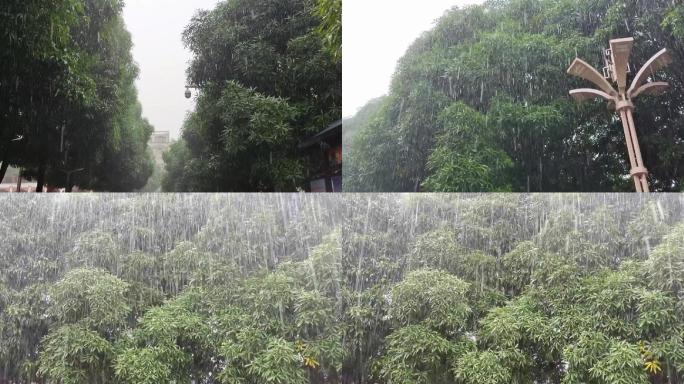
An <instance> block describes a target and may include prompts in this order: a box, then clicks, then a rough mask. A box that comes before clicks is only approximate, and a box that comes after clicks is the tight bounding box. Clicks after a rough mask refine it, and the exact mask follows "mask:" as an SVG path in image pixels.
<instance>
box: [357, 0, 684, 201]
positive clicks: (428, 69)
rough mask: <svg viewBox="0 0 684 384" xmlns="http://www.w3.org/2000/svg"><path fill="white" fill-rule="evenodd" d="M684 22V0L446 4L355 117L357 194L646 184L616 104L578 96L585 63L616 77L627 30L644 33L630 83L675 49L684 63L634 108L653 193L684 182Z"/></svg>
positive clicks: (677, 62)
mask: <svg viewBox="0 0 684 384" xmlns="http://www.w3.org/2000/svg"><path fill="white" fill-rule="evenodd" d="M453 3H454V4H462V3H461V2H458V1H456V0H455V1H454V2H453ZM413 7H415V8H421V7H422V5H421V4H419V3H415V5H413ZM359 10H361V8H359ZM380 12H382V11H378V13H380ZM359 13H360V12H359ZM345 17H346V20H348V21H349V22H350V23H351V22H353V20H355V19H356V17H355V16H354V15H347V16H345ZM364 17H367V16H364ZM375 17H377V18H381V17H382V15H381V14H378V15H375ZM359 18H361V16H359ZM407 23H411V21H410V20H408V21H407ZM683 25H684V6H683V5H682V3H681V1H673V0H652V1H639V0H627V1H615V0H582V1H576V0H490V1H483V2H482V4H477V5H468V6H456V5H454V6H453V7H452V8H451V9H445V10H444V14H443V16H442V17H440V18H439V19H438V20H437V21H436V22H435V23H434V25H433V26H432V28H431V29H430V30H429V31H426V32H424V33H423V34H421V35H420V36H416V39H415V41H414V42H413V44H412V45H411V46H410V47H409V48H408V50H407V51H406V52H405V54H404V55H403V57H401V58H400V59H399V60H398V62H397V63H396V69H395V70H394V73H393V75H392V82H391V86H390V87H389V89H388V90H387V94H386V95H384V96H381V95H376V96H378V98H376V99H373V100H370V101H369V102H368V103H367V104H366V105H365V106H364V107H362V108H360V109H359V110H358V112H357V113H356V115H354V116H352V117H350V118H348V119H345V121H344V127H345V128H344V146H345V148H344V151H345V169H344V174H345V191H351V192H364V191H368V192H411V191H426V192H429V191H432V192H507V191H514V192H625V191H633V190H634V185H633V183H632V177H630V174H631V173H632V172H644V170H643V169H641V168H640V167H641V164H636V165H634V164H630V158H629V157H628V146H631V145H632V144H631V143H629V144H627V142H626V140H625V134H624V133H623V125H622V124H621V119H620V117H619V114H616V112H615V108H614V106H613V107H610V105H607V104H608V103H606V102H605V100H600V101H585V102H583V103H578V102H576V101H575V100H573V99H572V98H571V97H570V95H569V92H570V91H571V90H573V89H578V88H587V87H591V86H592V85H591V84H590V83H589V82H588V81H587V80H585V79H579V78H577V77H574V76H571V75H570V74H568V73H567V71H568V67H569V66H570V64H571V63H572V62H573V60H574V59H575V58H581V59H583V60H585V61H586V62H587V63H588V64H590V65H591V66H593V67H594V68H596V70H597V71H598V72H599V73H600V74H599V77H603V76H604V75H605V76H606V77H607V78H608V79H609V81H611V83H612V79H610V77H611V76H610V74H611V71H614V68H612V67H611V65H614V64H615V63H611V62H610V60H609V59H611V55H612V53H611V51H606V50H607V49H608V48H610V46H609V42H610V41H611V40H613V39H624V38H633V39H634V42H633V48H632V50H631V55H630V57H629V60H628V61H629V62H628V63H627V64H628V66H627V67H626V68H625V70H627V71H628V73H627V80H628V84H629V82H631V81H632V80H633V79H634V78H635V77H636V75H637V73H638V71H639V69H640V68H642V66H644V65H645V64H646V63H648V61H649V59H650V58H651V57H652V56H653V55H655V54H656V53H658V52H659V51H661V50H662V49H666V50H667V52H668V53H669V55H670V58H671V59H672V62H671V64H670V65H669V66H666V67H663V68H660V69H659V70H647V71H646V72H645V74H646V75H647V77H648V81H649V82H653V83H657V82H667V83H668V84H669V87H668V88H667V89H666V90H663V89H661V90H660V92H659V93H658V94H656V93H655V92H654V93H653V94H650V95H648V96H644V97H639V98H638V99H636V98H635V99H634V100H633V102H634V108H633V109H634V119H635V123H636V128H637V135H636V136H638V141H639V143H640V145H641V148H640V149H641V152H642V153H643V166H644V167H645V168H647V170H646V171H645V172H648V183H649V184H650V189H651V190H652V191H681V190H682V188H683V186H682V180H684V173H683V172H684V171H682V170H684V72H683V71H684V69H683V68H684V27H682V26H683ZM379 33H380V32H379ZM387 39H388V40H389V39H390V37H387ZM360 43H361V44H363V42H360ZM375 44H377V41H375ZM388 44H389V42H388ZM354 49H355V48H354V47H351V48H349V51H348V52H349V55H351V56H353V53H354ZM375 49H376V50H378V51H380V52H384V51H383V47H382V46H376V47H375ZM350 60H351V59H350ZM347 76H350V77H354V76H355V74H354V73H350V74H348V75H346V76H345V79H346V77H347ZM345 81H346V80H345ZM357 86H358V87H361V88H363V84H357ZM607 107H608V108H607ZM609 108H612V110H609ZM637 168H638V169H637Z"/></svg>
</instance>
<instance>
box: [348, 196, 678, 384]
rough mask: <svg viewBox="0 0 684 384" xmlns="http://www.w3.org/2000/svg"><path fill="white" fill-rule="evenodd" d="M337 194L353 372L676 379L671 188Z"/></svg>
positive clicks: (527, 379) (359, 378)
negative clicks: (351, 297)
mask: <svg viewBox="0 0 684 384" xmlns="http://www.w3.org/2000/svg"><path fill="white" fill-rule="evenodd" d="M348 200H349V201H348V202H347V205H348V206H349V211H348V212H349V213H348V216H347V220H346V224H345V228H344V232H343V260H345V261H344V262H343V264H344V263H350V265H356V266H357V268H356V270H355V271H354V272H353V273H354V274H355V278H354V280H352V281H354V287H355V291H356V292H355V295H358V296H359V297H360V299H359V301H358V306H359V307H358V308H356V309H353V310H352V309H351V308H350V312H351V313H355V314H356V313H364V314H365V317H364V320H365V321H364V322H362V323H359V325H361V324H363V327H364V330H365V331H366V333H364V334H362V336H361V337H360V338H359V339H357V341H358V344H357V348H356V349H354V350H348V353H350V355H349V358H352V359H354V360H353V361H355V362H356V363H357V364H359V365H358V366H357V367H356V368H355V370H354V372H355V374H354V377H355V378H356V380H355V381H354V382H377V383H388V384H389V383H412V384H415V383H426V384H427V383H444V384H447V383H459V384H461V383H462V384H466V383H478V384H481V383H493V384H498V383H501V384H504V383H506V384H508V383H533V382H537V383H597V384H598V383H644V384H647V383H668V384H674V383H681V382H682V380H684V341H683V340H684V312H683V309H684V295H682V293H683V292H684V291H682V289H681V287H682V286H681V284H682V283H684V280H682V279H683V278H684V276H682V271H683V270H684V265H683V264H682V263H683V262H684V256H683V255H684V242H683V239H684V232H683V231H684V221H682V218H683V217H684V216H683V215H682V214H683V213H684V205H682V201H681V199H680V198H679V197H677V196H671V197H658V198H655V197H654V198H648V199H642V198H638V197H633V196H626V195H625V196H620V195H584V196H582V195H560V196H551V195H538V196H534V195H513V194H508V195H498V194H490V195H487V196H484V195H483V196H478V195H472V196H468V195H463V196H458V195H452V196H436V195H427V196H424V197H417V196H411V197H401V196H388V195H384V196H383V195H379V196H378V195H374V196H353V197H350V198H348ZM347 259H349V260H348V261H347ZM364 380H365V381H364Z"/></svg>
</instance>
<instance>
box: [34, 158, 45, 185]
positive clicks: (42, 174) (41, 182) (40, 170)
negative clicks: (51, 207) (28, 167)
mask: <svg viewBox="0 0 684 384" xmlns="http://www.w3.org/2000/svg"><path fill="white" fill-rule="evenodd" d="M45 168H46V166H45V160H42V161H41V163H40V167H38V180H37V185H36V193H41V192H43V187H45Z"/></svg>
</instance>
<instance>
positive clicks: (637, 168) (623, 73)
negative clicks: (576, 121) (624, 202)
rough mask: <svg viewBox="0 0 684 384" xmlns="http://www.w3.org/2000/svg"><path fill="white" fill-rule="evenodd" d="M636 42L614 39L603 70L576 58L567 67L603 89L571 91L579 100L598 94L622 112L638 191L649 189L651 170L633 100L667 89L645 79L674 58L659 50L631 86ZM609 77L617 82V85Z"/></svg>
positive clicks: (632, 170)
mask: <svg viewBox="0 0 684 384" xmlns="http://www.w3.org/2000/svg"><path fill="white" fill-rule="evenodd" d="M633 45H634V39H633V38H631V37H628V38H624V39H614V40H611V41H610V49H607V50H606V51H605V55H604V60H605V63H606V66H605V67H604V68H603V74H601V73H599V72H598V71H597V70H596V69H594V67H592V66H591V65H589V64H587V63H586V62H584V61H582V60H581V59H579V58H576V59H575V61H573V62H572V64H571V65H570V68H568V74H570V75H574V76H578V77H581V78H583V79H585V80H588V81H591V82H592V83H594V84H595V85H596V86H598V87H599V89H600V90H599V89H592V88H582V89H574V90H572V91H570V95H571V96H572V97H573V98H574V99H575V100H576V101H578V102H582V101H585V100H588V99H596V98H601V99H604V100H606V101H608V108H609V109H615V111H616V112H618V113H619V114H620V120H622V127H623V129H624V132H625V140H626V141H627V152H628V153H629V162H630V165H631V170H630V172H629V173H630V175H631V176H632V178H633V179H634V186H635V187H636V190H637V192H649V188H648V179H647V178H648V170H647V169H646V166H645V165H644V161H643V158H642V157H641V148H640V147H639V140H638V138H637V131H636V126H635V125H634V116H633V111H634V104H633V103H632V101H633V100H634V99H636V98H637V97H638V96H639V95H642V94H644V95H658V94H662V93H663V92H665V90H666V89H667V88H668V86H669V84H668V83H665V82H659V81H656V82H648V83H646V80H647V79H648V78H649V76H651V75H653V74H654V73H655V72H657V71H659V70H660V69H662V68H664V67H666V66H668V65H670V64H671V63H672V58H671V57H670V54H669V53H668V52H667V49H663V50H662V51H660V52H658V53H656V54H655V55H654V56H653V57H651V58H650V59H649V60H648V61H647V62H646V64H644V66H643V67H642V68H641V70H639V72H638V73H637V74H636V76H634V80H632V84H631V86H630V87H629V89H628V88H627V74H628V73H630V67H629V56H630V54H631V53H632V47H633ZM607 79H611V80H613V82H615V83H617V89H615V87H613V85H612V84H611V83H610V82H609V81H608V80H607Z"/></svg>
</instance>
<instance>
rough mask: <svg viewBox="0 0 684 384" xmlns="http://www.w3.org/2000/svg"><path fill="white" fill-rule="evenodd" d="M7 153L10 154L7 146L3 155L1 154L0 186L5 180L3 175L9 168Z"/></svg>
mask: <svg viewBox="0 0 684 384" xmlns="http://www.w3.org/2000/svg"><path fill="white" fill-rule="evenodd" d="M9 153H10V148H9V146H8V147H7V149H5V153H3V154H2V159H0V161H2V165H1V166H0V184H2V180H3V179H4V178H5V173H7V168H9Z"/></svg>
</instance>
